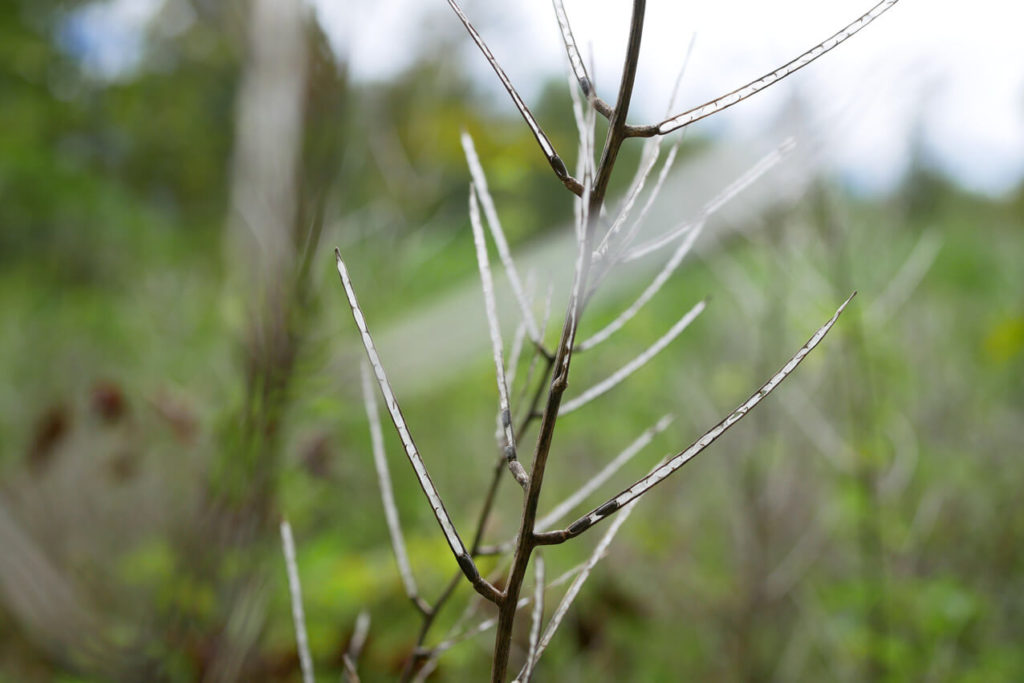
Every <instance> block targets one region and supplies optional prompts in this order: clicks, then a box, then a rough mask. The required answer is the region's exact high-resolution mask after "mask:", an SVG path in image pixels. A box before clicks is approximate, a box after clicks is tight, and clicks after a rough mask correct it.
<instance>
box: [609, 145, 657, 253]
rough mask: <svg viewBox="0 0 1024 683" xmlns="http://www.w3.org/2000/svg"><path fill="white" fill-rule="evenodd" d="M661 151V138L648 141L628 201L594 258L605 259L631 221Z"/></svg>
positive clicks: (626, 200)
mask: <svg viewBox="0 0 1024 683" xmlns="http://www.w3.org/2000/svg"><path fill="white" fill-rule="evenodd" d="M660 151H661V138H654V139H653V140H648V141H647V142H646V143H645V144H644V149H643V152H642V153H641V155H640V165H639V167H638V168H637V172H636V177H634V178H633V182H632V183H631V184H630V187H629V191H628V192H627V193H626V199H625V200H624V201H623V203H622V207H621V208H620V209H619V213H618V215H617V216H616V217H615V222H614V223H612V226H611V227H610V228H608V232H606V233H605V234H604V237H603V238H601V243H600V244H598V245H597V249H595V250H594V258H595V259H600V258H604V256H605V254H607V253H608V249H609V248H610V247H611V243H612V240H614V239H615V237H616V236H617V235H618V234H619V231H620V230H622V226H623V225H624V224H625V223H626V221H627V220H629V214H630V212H631V211H632V210H633V205H634V204H635V203H636V199H637V197H639V196H640V193H641V192H643V189H644V184H645V183H646V182H647V178H648V176H650V174H651V171H652V170H653V169H654V166H655V164H657V163H658V155H659V153H660Z"/></svg>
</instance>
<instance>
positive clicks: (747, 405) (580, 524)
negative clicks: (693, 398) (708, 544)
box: [534, 292, 857, 545]
mask: <svg viewBox="0 0 1024 683" xmlns="http://www.w3.org/2000/svg"><path fill="white" fill-rule="evenodd" d="M856 294H857V293H856V292H854V293H853V294H851V295H850V297H849V298H848V299H847V300H846V301H844V302H843V304H842V305H841V306H840V307H839V308H838V309H837V310H836V312H835V314H834V315H833V316H832V318H831V319H830V320H829V321H828V322H827V323H825V324H824V325H823V326H822V327H821V328H820V329H819V330H818V331H817V332H815V333H814V335H813V336H812V337H811V338H810V339H809V340H808V341H807V343H806V344H804V345H803V346H802V347H801V348H800V350H799V351H797V352H796V355H795V356H793V357H792V358H791V359H790V360H789V361H788V362H787V363H786V364H785V365H783V366H782V369H781V370H779V371H778V372H777V373H775V374H774V375H772V377H771V379H769V380H768V381H767V382H765V384H764V385H763V386H762V387H761V388H760V389H758V390H757V392H755V393H754V395H753V396H751V397H750V398H749V399H747V400H746V401H745V402H744V403H742V404H741V405H740V406H739V407H738V408H736V410H734V411H733V412H731V413H730V414H729V415H728V416H727V417H726V418H725V419H724V420H722V421H721V422H719V423H718V424H717V425H715V426H714V427H712V428H711V429H709V430H708V431H707V432H705V433H704V434H703V435H702V436H701V437H700V438H699V439H697V440H696V441H695V442H693V444H691V445H690V447H689V448H687V449H686V450H684V451H682V452H680V453H679V454H677V455H675V456H673V457H672V459H671V460H669V461H668V462H667V463H665V464H664V465H662V466H661V467H659V468H658V469H657V470H655V471H654V473H652V474H650V475H648V476H646V477H644V478H643V479H641V480H640V481H638V482H636V483H635V484H633V485H632V486H630V487H629V488H628V489H626V490H624V491H622V492H621V493H619V495H617V496H615V497H614V498H612V499H610V500H608V501H607V502H605V503H602V504H601V505H599V506H597V507H596V508H594V509H593V510H591V511H590V512H589V513H587V514H586V515H584V516H583V517H580V518H579V519H578V520H576V521H575V522H573V523H572V524H570V525H569V526H568V527H566V528H565V529H563V530H561V531H552V532H548V533H545V534H537V535H535V537H534V538H535V540H536V542H537V543H538V544H539V545H550V544H554V543H562V542H563V541H566V540H568V539H570V538H572V537H574V536H578V535H580V534H581V533H583V532H584V531H586V530H587V529H589V528H590V527H592V526H594V525H595V524H597V523H598V522H600V521H601V520H602V519H605V518H606V517H608V516H609V515H611V514H613V513H614V512H615V511H616V510H620V509H622V508H623V507H624V506H626V505H628V504H629V503H630V502H631V501H634V500H636V499H637V498H639V497H640V496H641V495H643V494H644V493H646V492H647V491H649V490H650V489H651V488H652V487H653V486H655V485H656V484H658V483H660V482H662V481H663V480H664V479H665V478H666V477H668V476H669V475H670V474H672V473H673V472H675V471H676V470H678V469H679V468H680V467H682V466H683V465H685V464H686V463H687V462H689V461H690V460H691V459H693V457H694V456H696V455H697V454H698V453H700V452H701V451H703V450H704V449H705V448H707V447H708V446H710V445H711V444H712V443H714V441H715V440H716V439H717V438H718V437H720V436H721V435H722V434H724V433H725V432H726V431H727V430H728V429H729V428H730V427H732V426H733V425H734V424H736V423H737V422H739V421H740V420H742V419H743V418H744V417H745V416H746V415H747V414H748V413H749V412H750V411H751V410H752V409H753V408H754V406H756V405H757V404H758V403H760V402H761V401H762V399H764V397H765V396H767V395H768V394H770V393H771V392H772V391H773V390H774V389H775V388H776V387H777V386H779V384H780V383H781V382H782V380H784V379H786V377H788V376H789V374H790V373H791V372H793V370H795V369H796V367H797V366H798V365H800V363H801V362H802V361H803V360H804V358H806V357H807V354H809V353H810V352H811V350H812V349H814V347H815V346H817V345H818V343H819V342H821V340H822V339H824V338H825V335H826V334H828V331H829V330H830V329H832V326H833V325H835V323H836V321H837V320H838V319H839V316H840V315H841V314H842V312H843V310H844V309H845V308H846V306H847V304H849V303H850V300H851V299H853V297H854V296H856Z"/></svg>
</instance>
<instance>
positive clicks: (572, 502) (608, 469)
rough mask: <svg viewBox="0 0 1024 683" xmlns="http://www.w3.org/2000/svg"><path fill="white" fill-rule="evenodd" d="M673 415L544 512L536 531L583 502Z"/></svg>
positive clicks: (650, 428)
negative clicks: (547, 511)
mask: <svg viewBox="0 0 1024 683" xmlns="http://www.w3.org/2000/svg"><path fill="white" fill-rule="evenodd" d="M672 420H673V417H672V416H671V415H664V416H663V417H662V418H661V419H660V420H658V422H657V423H656V424H654V425H653V426H651V427H648V428H647V429H646V430H644V432H643V433H642V434H641V435H640V436H638V437H637V438H636V439H634V440H633V443H631V444H629V445H628V446H626V448H625V449H624V450H623V451H622V452H621V453H619V454H618V455H617V456H615V458H614V459H613V460H612V461H611V462H610V463H608V464H607V465H605V466H604V467H603V468H602V469H601V471H600V472H598V473H597V474H595V475H594V476H593V477H591V479H590V480H589V481H587V483H585V484H584V485H583V486H581V487H580V488H579V489H577V490H576V492H575V493H573V494H572V495H570V496H569V497H568V498H566V499H565V500H563V501H562V502H561V503H559V504H558V505H556V506H555V507H554V509H552V510H551V512H549V513H548V514H546V515H545V516H544V517H543V518H541V519H540V521H538V522H537V526H536V528H537V531H539V532H540V531H546V530H547V529H550V528H551V526H552V525H553V524H555V523H557V522H558V521H559V520H560V519H562V518H563V517H564V516H565V515H567V514H569V512H570V511H571V510H572V509H573V508H574V507H576V506H577V505H579V504H580V503H581V502H583V501H584V500H585V499H586V497H587V496H589V495H590V494H591V493H593V492H594V491H596V490H597V489H598V488H599V487H600V486H601V485H602V484H604V483H605V482H606V481H608V479H610V478H611V476H612V475H613V474H615V473H616V472H618V471H619V469H621V468H622V466H623V465H625V464H626V463H627V462H629V461H630V460H632V459H633V457H634V456H635V455H636V454H637V453H639V452H640V451H642V450H643V449H644V448H646V447H647V445H648V444H649V443H651V441H653V440H654V437H655V436H657V435H658V434H660V433H661V432H663V431H665V429H667V428H668V426H669V425H670V424H672Z"/></svg>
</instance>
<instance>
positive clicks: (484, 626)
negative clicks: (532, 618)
mask: <svg viewBox="0 0 1024 683" xmlns="http://www.w3.org/2000/svg"><path fill="white" fill-rule="evenodd" d="M602 557H604V555H602ZM586 566H587V563H586V562H584V563H581V564H578V565H576V566H575V567H573V568H572V569H570V570H568V571H566V572H565V573H564V574H562V575H561V576H559V577H558V578H557V579H555V580H554V581H552V582H551V583H549V584H547V585H546V586H544V590H545V591H548V590H551V589H552V588H557V587H559V586H561V585H564V584H565V583H567V582H568V581H569V579H572V578H573V577H575V576H578V575H579V573H580V572H581V571H583V570H584V569H585V568H586ZM532 602H533V598H532V597H529V598H520V599H519V600H518V601H517V602H516V605H515V608H516V611H519V610H521V609H523V608H524V607H526V606H527V605H529V604H531V603H532ZM497 623H498V619H497V618H496V617H491V618H489V619H484V620H483V621H481V622H479V623H477V624H476V625H475V626H472V627H471V628H469V629H467V630H465V631H463V632H461V633H457V634H454V635H452V636H450V637H448V638H445V640H443V641H441V642H440V643H438V644H437V645H436V646H434V647H433V648H431V653H432V655H435V654H436V655H441V654H444V653H445V652H447V651H448V650H450V649H452V648H453V647H455V646H456V645H458V644H460V643H464V642H466V641H467V640H469V639H470V638H473V637H474V636H478V635H480V634H481V633H484V632H485V631H489V630H491V629H492V628H494V627H495V625H497Z"/></svg>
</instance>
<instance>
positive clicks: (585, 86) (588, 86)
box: [552, 0, 612, 119]
mask: <svg viewBox="0 0 1024 683" xmlns="http://www.w3.org/2000/svg"><path fill="white" fill-rule="evenodd" d="M552 4H553V5H554V7H555V18H556V19H557V20H558V29H559V31H561V33H562V42H563V43H565V54H566V56H567V57H568V58H569V66H570V67H571V68H572V73H573V75H574V76H575V77H576V82H577V83H578V84H579V86H580V90H581V91H583V96H584V97H586V98H587V102H589V103H590V106H592V107H593V108H594V110H595V111H597V112H598V113H599V114H601V116H603V117H605V118H606V119H610V118H611V116H612V108H611V105H609V104H608V103H607V102H605V101H604V100H602V99H601V98H600V97H598V96H597V91H596V90H595V88H594V82H593V81H592V80H590V76H589V75H587V67H586V66H584V64H583V57H581V56H580V50H579V48H578V47H576V37H575V36H574V35H573V34H572V26H571V25H570V24H569V15H568V14H566V12H565V5H564V4H563V3H562V0H552Z"/></svg>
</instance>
